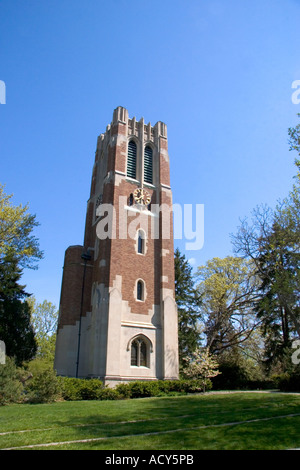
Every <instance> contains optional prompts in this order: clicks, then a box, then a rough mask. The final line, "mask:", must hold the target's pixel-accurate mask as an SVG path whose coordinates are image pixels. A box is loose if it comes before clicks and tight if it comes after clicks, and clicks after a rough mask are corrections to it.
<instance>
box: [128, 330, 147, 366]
mask: <svg viewBox="0 0 300 470" xmlns="http://www.w3.org/2000/svg"><path fill="white" fill-rule="evenodd" d="M130 353H131V356H130V365H131V366H135V367H149V364H150V341H147V340H146V338H144V337H142V336H140V337H137V338H136V339H134V340H133V341H132V343H131V351H130Z"/></svg>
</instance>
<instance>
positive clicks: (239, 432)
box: [0, 393, 300, 450]
mask: <svg viewBox="0 0 300 470" xmlns="http://www.w3.org/2000/svg"><path fill="white" fill-rule="evenodd" d="M80 441H82V442H80ZM47 443H50V444H51V445H50V446H40V444H42V445H44V444H47ZM53 443H60V444H57V445H53ZM26 446H33V447H26ZM19 447H22V448H24V447H25V448H30V449H39V450H41V449H47V450H51V449H53V450H58V449H78V450H81V449H89V450H90V449H106V450H148V449H149V450H196V449H217V450H221V449H224V450H225V449H228V450H229V449H249V450H250V449H262V450H271V449H272V450H275V449H290V448H297V447H300V395H292V394H283V393H232V394H231V393H228V394H210V393H208V394H205V395H188V396H179V397H161V398H142V399H131V400H122V401H77V402H58V403H53V404H43V405H10V406H4V407H1V408H0V449H5V448H19Z"/></svg>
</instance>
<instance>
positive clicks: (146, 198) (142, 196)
mask: <svg viewBox="0 0 300 470" xmlns="http://www.w3.org/2000/svg"><path fill="white" fill-rule="evenodd" d="M133 197H134V200H135V202H136V203H137V204H144V205H145V206H148V204H150V202H151V196H150V194H149V193H148V191H146V190H145V189H143V188H137V189H136V190H135V191H134V193H133Z"/></svg>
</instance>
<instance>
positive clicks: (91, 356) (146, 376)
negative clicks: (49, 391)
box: [55, 279, 178, 387]
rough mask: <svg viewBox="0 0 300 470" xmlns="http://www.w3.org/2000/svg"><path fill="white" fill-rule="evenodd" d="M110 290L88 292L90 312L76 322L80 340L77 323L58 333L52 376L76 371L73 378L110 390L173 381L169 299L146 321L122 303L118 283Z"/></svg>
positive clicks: (173, 313)
mask: <svg viewBox="0 0 300 470" xmlns="http://www.w3.org/2000/svg"><path fill="white" fill-rule="evenodd" d="M115 285H116V286H118V287H114V288H112V289H107V288H105V287H104V286H103V285H102V286H101V285H97V286H94V289H93V292H94V296H93V301H92V312H90V313H87V314H86V315H85V316H83V317H82V318H81V334H80V336H79V334H78V333H79V320H78V321H77V322H75V323H74V324H73V325H64V326H63V327H62V328H59V330H58V333H57V344H56V358H55V369H56V371H57V373H58V375H62V376H69V377H75V376H76V369H77V376H78V377H79V378H99V379H101V380H102V381H103V382H104V384H105V385H108V386H110V387H113V386H115V385H117V384H118V383H128V382H132V381H135V380H143V381H145V380H146V381H155V380H176V379H178V346H177V307H176V304H175V302H174V299H173V298H172V297H171V296H170V295H167V296H166V297H165V299H164V300H163V302H162V305H161V306H158V305H157V306H155V305H154V306H153V309H152V311H151V312H149V314H148V315H141V314H134V313H132V312H131V310H130V308H129V307H128V302H127V301H124V300H122V295H121V279H118V280H117V281H116V283H115ZM119 288H120V289H119ZM166 294H169V292H166ZM78 341H80V345H79V351H80V355H79V364H78V368H77V353H78ZM135 347H136V350H134V348H135ZM138 348H143V350H140V351H139V350H138ZM135 353H137V354H136V355H135ZM142 360H143V362H142ZM135 361H136V362H135Z"/></svg>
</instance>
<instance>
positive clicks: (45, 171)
mask: <svg viewBox="0 0 300 470" xmlns="http://www.w3.org/2000/svg"><path fill="white" fill-rule="evenodd" d="M299 21H300V2H299V1H298V0H270V1H269V0H243V1H240V0H202V1H200V0H188V1H178V0H160V1H157V0H147V1H145V0H138V1H137V0H132V1H131V0H126V1H125V0H110V1H102V0H85V1H84V2H83V1H79V0H51V1H50V0H43V1H38V0H0V80H3V81H4V82H5V85H6V104H5V105H2V104H0V157H1V158H0V182H1V183H2V184H6V192H7V193H13V194H14V198H13V201H14V203H15V204H19V203H22V204H26V203H27V202H28V203H29V206H30V212H31V213H35V214H36V216H37V220H38V221H39V222H40V224H41V225H40V227H39V228H38V229H37V230H36V231H35V234H36V236H38V237H39V239H40V247H41V249H42V250H44V252H45V257H44V259H43V260H42V261H41V262H40V263H39V269H38V270H37V271H30V270H26V271H25V272H24V276H23V282H24V283H25V284H26V285H27V291H28V292H31V293H33V294H34V295H35V296H36V298H37V299H38V301H43V300H44V299H47V300H49V301H51V302H53V303H55V304H56V305H57V306H58V304H59V296H60V287H61V276H62V265H63V258H64V251H65V249H66V248H67V247H68V246H69V245H76V244H82V242H83V233H84V223H85V210H86V202H87V199H88V197H89V191H90V179H91V171H92V166H93V160H94V152H95V148H96V141H97V136H98V135H99V134H100V133H102V132H104V131H105V128H106V125H107V124H108V123H110V122H111V119H112V113H113V110H114V108H116V107H117V106H124V107H126V108H127V109H128V111H129V116H130V117H131V118H132V117H134V116H135V117H136V118H137V119H138V120H139V119H140V118H141V117H144V119H145V122H146V123H148V122H149V121H150V122H151V123H152V124H155V123H156V122H157V121H164V122H165V123H166V124H167V126H168V139H169V154H170V162H171V185H172V189H173V201H174V202H176V203H179V204H193V207H195V205H196V204H204V208H205V219H204V220H205V226H204V229H205V231H204V237H205V241H204V247H203V248H202V249H201V250H198V251H194V250H193V251H185V240H175V247H176V246H178V247H179V248H180V249H181V251H182V252H185V254H186V256H187V258H188V259H191V260H192V262H193V263H194V264H193V265H194V266H195V267H196V266H198V265H201V264H204V263H205V262H206V261H207V260H208V259H211V258H212V257H214V256H218V257H224V256H227V255H229V254H231V243H230V236H229V235H230V233H232V232H236V228H237V226H238V224H239V218H241V217H244V216H247V215H249V214H250V212H251V210H252V209H253V208H254V207H255V206H256V205H257V204H260V203H266V204H269V205H270V206H272V207H274V206H275V204H276V201H277V200H278V199H280V198H283V197H285V196H286V195H287V193H288V191H289V190H290V189H291V186H292V184H293V179H292V177H293V175H294V173H295V168H294V164H293V161H294V156H295V155H293V154H291V152H289V150H288V143H287V140H288V134H287V129H288V127H290V126H295V125H296V124H297V123H298V118H297V113H299V112H300V104H295V103H293V102H292V99H291V96H292V93H293V91H295V90H293V89H292V83H293V81H295V80H300V51H299V44H300V28H299Z"/></svg>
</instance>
